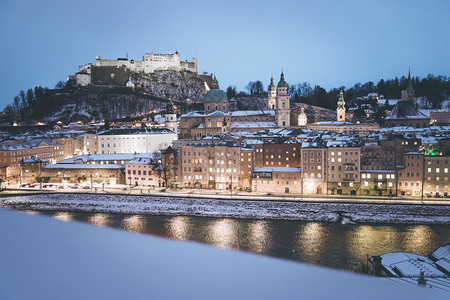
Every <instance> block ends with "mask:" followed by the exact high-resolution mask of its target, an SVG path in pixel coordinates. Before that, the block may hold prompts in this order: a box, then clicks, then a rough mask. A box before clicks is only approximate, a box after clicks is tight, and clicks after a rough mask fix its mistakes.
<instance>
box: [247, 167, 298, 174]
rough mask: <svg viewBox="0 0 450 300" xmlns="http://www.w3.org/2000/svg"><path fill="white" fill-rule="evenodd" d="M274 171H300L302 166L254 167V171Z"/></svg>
mask: <svg viewBox="0 0 450 300" xmlns="http://www.w3.org/2000/svg"><path fill="white" fill-rule="evenodd" d="M273 172H284V173H300V172H301V169H300V168H293V167H255V168H253V173H273Z"/></svg>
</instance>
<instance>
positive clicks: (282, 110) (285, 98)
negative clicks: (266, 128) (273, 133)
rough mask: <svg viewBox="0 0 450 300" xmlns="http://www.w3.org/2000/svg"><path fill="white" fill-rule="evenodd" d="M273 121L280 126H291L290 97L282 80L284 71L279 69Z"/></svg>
mask: <svg viewBox="0 0 450 300" xmlns="http://www.w3.org/2000/svg"><path fill="white" fill-rule="evenodd" d="M275 99H276V109H275V123H276V124H277V126H278V127H280V128H288V127H290V126H291V121H290V117H291V108H290V97H289V94H288V91H287V83H286V81H284V73H283V71H281V76H280V81H279V82H278V86H277V95H276V97H275Z"/></svg>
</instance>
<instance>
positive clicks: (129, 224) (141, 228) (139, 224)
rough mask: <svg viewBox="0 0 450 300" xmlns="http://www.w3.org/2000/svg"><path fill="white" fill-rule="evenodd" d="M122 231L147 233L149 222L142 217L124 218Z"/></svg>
mask: <svg viewBox="0 0 450 300" xmlns="http://www.w3.org/2000/svg"><path fill="white" fill-rule="evenodd" d="M120 228H121V229H124V230H127V231H133V232H140V233H145V230H146V228H147V220H146V219H145V216H142V215H131V216H126V217H124V218H123V221H122V223H121V226H120Z"/></svg>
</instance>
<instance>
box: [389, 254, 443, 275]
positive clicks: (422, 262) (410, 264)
mask: <svg viewBox="0 0 450 300" xmlns="http://www.w3.org/2000/svg"><path fill="white" fill-rule="evenodd" d="M381 258H382V260H381V264H382V265H383V267H384V268H385V269H386V270H387V271H388V272H389V273H391V274H392V275H397V274H399V275H401V276H419V275H420V272H421V271H423V272H424V273H425V277H431V276H445V274H444V273H442V272H441V271H440V270H438V269H437V268H436V266H435V265H434V262H433V261H432V260H431V259H429V258H428V257H426V256H422V255H417V254H412V253H407V252H393V253H387V254H383V255H381Z"/></svg>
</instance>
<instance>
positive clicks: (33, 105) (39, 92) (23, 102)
mask: <svg viewBox="0 0 450 300" xmlns="http://www.w3.org/2000/svg"><path fill="white" fill-rule="evenodd" d="M52 101H53V92H52V90H49V89H48V88H43V87H41V86H36V87H35V88H34V89H28V90H27V91H26V92H25V91H24V90H21V91H20V92H19V94H18V95H17V96H15V97H14V99H13V103H12V104H9V105H7V106H6V107H5V109H4V110H3V113H4V115H5V117H7V118H11V119H12V118H13V116H14V112H19V113H20V117H21V118H24V117H25V116H27V115H29V114H33V115H45V113H46V112H48V111H49V110H50V109H51V107H52Z"/></svg>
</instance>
